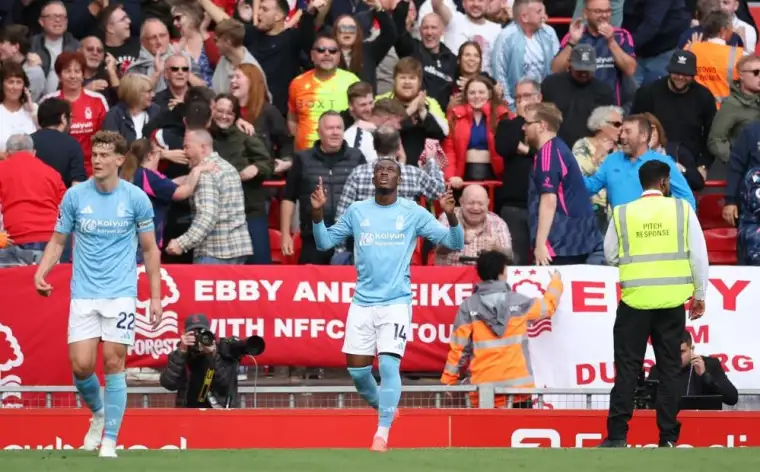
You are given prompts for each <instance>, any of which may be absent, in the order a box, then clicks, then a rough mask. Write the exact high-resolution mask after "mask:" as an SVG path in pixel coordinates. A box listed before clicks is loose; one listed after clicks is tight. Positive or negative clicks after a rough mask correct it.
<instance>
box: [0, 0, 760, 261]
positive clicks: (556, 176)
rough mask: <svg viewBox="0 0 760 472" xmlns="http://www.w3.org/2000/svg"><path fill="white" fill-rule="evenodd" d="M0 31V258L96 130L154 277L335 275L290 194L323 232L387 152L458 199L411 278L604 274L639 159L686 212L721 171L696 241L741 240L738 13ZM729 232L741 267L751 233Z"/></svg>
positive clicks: (104, 13) (484, 14)
mask: <svg viewBox="0 0 760 472" xmlns="http://www.w3.org/2000/svg"><path fill="white" fill-rule="evenodd" d="M550 15H558V16H566V17H571V18H572V19H571V21H569V22H567V21H565V22H564V23H562V22H552V21H550ZM0 16H1V19H0V24H1V25H2V28H1V29H0V60H2V67H0V85H1V87H0V159H1V160H0V215H2V216H1V217H0V218H1V219H0V230H1V231H2V233H0V234H2V237H0V266H14V265H24V264H30V263H34V262H35V261H36V260H37V259H38V258H39V256H40V254H41V251H42V249H43V248H44V245H45V243H46V242H47V240H48V239H49V238H50V234H51V232H52V229H53V226H54V223H55V219H56V216H57V214H58V204H59V202H60V200H61V197H62V195H63V192H64V191H65V189H66V188H68V187H71V186H72V185H76V184H77V183H80V182H83V181H84V180H86V179H87V178H88V176H89V175H91V173H92V166H91V162H90V153H91V145H90V142H91V139H92V137H93V135H94V134H95V133H96V132H98V131H99V130H112V131H117V132H119V133H120V134H121V135H122V136H124V137H125V139H126V140H127V142H128V144H129V146H130V151H129V154H128V156H127V160H126V164H125V166H124V168H123V169H122V170H121V177H122V178H123V179H125V180H128V181H130V182H132V183H133V184H135V185H137V186H138V187H140V188H142V189H143V190H144V191H145V192H146V193H147V194H148V195H149V197H150V199H151V201H152V202H153V205H154V210H155V215H156V216H155V220H156V221H155V222H156V227H157V228H158V231H157V238H158V243H159V245H160V247H161V248H162V250H163V256H164V257H163V259H164V262H165V263H196V264H204V263H205V264H271V263H272V262H293V263H301V264H351V263H352V254H351V252H352V247H351V246H352V244H347V245H346V246H344V247H340V248H337V249H336V250H334V251H331V252H320V251H318V250H317V249H316V245H315V243H314V238H313V236H312V234H311V222H310V218H309V214H310V213H309V210H310V208H309V206H310V199H309V194H310V193H311V192H312V191H313V189H314V188H315V186H316V184H317V182H318V180H319V179H320V178H321V179H322V181H323V182H324V185H325V189H326V190H327V195H328V196H329V198H328V202H327V204H326V205H325V208H324V211H325V219H326V220H327V224H332V223H334V222H335V221H336V220H337V219H338V218H340V216H341V215H342V214H343V213H344V212H345V211H346V209H347V208H348V206H349V205H350V204H351V203H353V202H355V201H358V200H362V199H366V198H369V197H371V196H372V194H373V191H374V190H373V185H372V181H371V180H372V172H371V169H372V165H373V164H374V162H376V161H377V160H378V159H382V158H391V159H398V161H399V162H401V163H402V180H401V187H400V191H399V194H400V196H402V197H403V198H409V199H415V200H417V201H419V202H420V204H422V205H426V206H429V208H430V210H431V211H436V207H435V203H434V202H435V200H436V199H437V197H438V196H439V195H440V194H441V193H442V192H443V190H444V189H445V187H446V186H447V185H449V186H451V187H452V188H454V189H455V190H456V191H457V193H456V195H457V199H458V202H459V205H460V207H459V208H458V210H457V215H458V217H459V219H460V221H461V223H462V224H463V226H464V228H465V230H466V231H465V233H466V247H465V249H464V250H463V251H461V252H459V253H455V254H452V253H449V252H447V251H445V250H443V249H440V248H435V247H430V246H429V245H427V244H423V243H422V242H421V243H420V244H419V247H418V251H417V252H416V253H415V256H414V257H415V259H414V263H416V264H437V265H461V264H466V263H467V260H468V259H471V258H473V257H475V256H477V254H478V253H479V252H480V251H483V250H502V251H505V252H507V253H509V254H510V255H511V256H512V260H513V261H514V262H515V263H518V264H529V263H534V262H535V263H540V264H555V265H560V264H578V263H587V264H603V263H604V260H603V257H602V255H601V233H603V232H604V231H605V228H606V226H607V224H608V220H609V216H610V215H611V208H612V207H614V206H617V205H620V204H624V203H627V202H629V201H631V200H633V199H635V198H637V197H638V194H639V193H640V189H639V188H638V186H637V185H638V184H636V182H637V181H638V179H637V177H636V175H637V174H636V173H637V169H638V167H640V165H641V164H642V163H643V162H646V161H647V160H651V159H659V160H663V161H665V162H667V163H668V164H669V165H670V166H671V170H672V171H671V179H672V188H673V193H674V195H675V196H678V197H681V198H685V199H687V200H688V201H689V202H690V203H691V204H692V206H694V207H695V208H696V207H697V205H699V206H702V203H701V202H702V200H701V199H700V198H698V197H699V194H695V192H702V191H703V189H704V188H705V182H706V180H707V177H708V173H711V175H715V174H718V175H721V174H722V173H724V172H725V177H726V180H727V187H726V189H725V192H722V193H724V195H722V196H721V198H724V199H725V205H723V206H718V207H717V210H715V209H712V210H714V211H713V213H715V212H717V213H718V214H719V215H720V217H719V218H718V219H720V218H722V219H723V222H715V221H713V222H712V223H713V226H711V227H716V226H723V228H719V229H720V230H721V231H723V233H726V234H729V237H731V238H734V237H736V236H735V234H736V229H735V228H736V226H739V227H741V226H742V225H745V229H746V227H752V226H751V225H757V221H756V218H757V217H756V216H755V213H754V212H755V210H754V208H755V206H756V207H758V208H760V203H754V204H753V203H752V198H753V197H752V195H753V194H754V191H755V190H756V187H760V182H758V181H757V180H758V179H756V178H751V177H748V175H757V174H755V173H752V172H749V171H751V170H752V169H754V168H755V167H758V166H760V124H758V123H759V122H758V120H759V119H760V57H758V56H757V55H755V47H756V43H757V30H756V27H755V24H754V21H753V20H752V17H751V16H750V15H749V11H748V9H747V5H746V2H744V1H743V0H698V1H693V0H691V1H689V0H657V1H654V0H638V1H629V0H626V1H623V0H577V1H576V0H572V1H567V0H556V1H552V0H543V1H542V0H362V1H358V0H310V1H306V0H253V1H250V0H242V1H234V0H170V1H167V2H164V1H157V0H141V1H138V0H123V1H122V2H120V3H115V2H111V1H110V0H52V1H51V0H21V1H20V2H0ZM40 163H44V164H47V166H40V165H39V164H40ZM50 169H52V170H53V171H54V172H50ZM718 169H723V170H718ZM748 172H749V174H748ZM751 194H752V195H751ZM753 205H754V206H753ZM708 207H710V205H705V206H704V208H708ZM710 208H712V207H710ZM700 210H701V208H700ZM713 216H715V215H713ZM713 219H715V218H713ZM441 221H442V222H445V221H444V220H441ZM748 225H749V226H748ZM731 231H733V233H730V232H731ZM723 233H721V234H723ZM738 233H739V242H740V244H739V246H740V250H739V251H737V253H736V254H735V256H737V257H738V262H739V263H747V264H749V263H751V261H752V260H754V258H753V256H752V255H753V254H755V253H760V250H755V249H754V246H753V245H757V246H758V249H760V240H759V241H755V240H754V238H757V236H755V234H756V233H757V231H755V232H753V231H749V230H745V231H742V230H741V229H740V230H739V231H738ZM750 246H752V247H750ZM70 257H71V248H67V251H65V253H64V256H63V261H68V260H70Z"/></svg>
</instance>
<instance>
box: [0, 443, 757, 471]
mask: <svg viewBox="0 0 760 472" xmlns="http://www.w3.org/2000/svg"><path fill="white" fill-rule="evenodd" d="M0 470H2V471H8V472H11V471H13V472H17V471H18V472H25V471H29V472H48V471H49V472H63V471H71V472H154V471H155V472H194V471H199V472H200V471H214V470H222V471H225V472H238V471H240V472H243V471H245V472H286V471H287V472H300V471H303V472H428V471H429V472H462V471H472V472H490V471H494V472H523V471H525V472H560V471H562V472H565V471H566V472H574V471H579V472H629V471H630V472H659V471H663V472H681V471H683V472H715V471H725V472H734V471H736V472H750V471H760V448H737V449H720V448H712V449H687V448H679V449H627V450H624V449H604V450H599V449H398V450H391V451H389V452H387V453H385V454H378V453H372V452H369V451H366V450H346V449H319V450H316V449H280V450H273V449H251V450H215V451H120V452H119V458H118V459H100V458H98V457H97V453H90V452H84V451H4V452H0Z"/></svg>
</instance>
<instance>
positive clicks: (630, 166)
mask: <svg viewBox="0 0 760 472" xmlns="http://www.w3.org/2000/svg"><path fill="white" fill-rule="evenodd" d="M651 134H652V124H651V123H650V122H649V120H648V119H647V118H646V117H645V116H644V115H631V116H628V117H626V118H625V119H623V127H622V129H621V131H620V147H621V149H622V150H621V151H618V152H615V153H612V154H610V155H609V156H607V157H606V158H605V159H604V162H603V163H602V165H601V166H600V167H599V169H597V171H596V173H595V174H594V175H592V176H590V177H584V179H583V180H584V182H585V184H586V190H588V194H589V196H591V195H596V194H597V193H598V192H599V191H600V190H601V189H607V202H609V204H610V205H611V206H612V208H615V207H616V206H618V205H624V204H626V203H630V202H632V201H634V200H638V199H639V197H641V192H642V191H643V190H642V189H641V183H639V179H638V175H639V167H641V166H642V165H643V164H644V163H645V162H647V161H651V160H658V161H662V162H664V163H666V164H668V165H669V166H670V188H671V191H672V193H673V196H674V197H676V198H682V199H684V200H686V201H687V202H689V204H690V205H691V207H692V208H694V209H695V210H696V208H697V206H696V201H695V199H694V193H693V192H692V191H691V189H690V188H689V184H688V183H687V182H686V179H685V178H684V176H683V174H682V173H681V171H680V170H678V167H677V166H676V161H675V159H673V158H672V157H670V156H663V155H662V154H660V153H658V152H655V151H652V150H650V149H649V138H650V136H651Z"/></svg>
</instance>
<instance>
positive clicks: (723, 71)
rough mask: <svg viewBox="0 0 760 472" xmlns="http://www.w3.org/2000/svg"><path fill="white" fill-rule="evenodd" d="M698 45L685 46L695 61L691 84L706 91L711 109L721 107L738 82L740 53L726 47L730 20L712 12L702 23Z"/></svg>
mask: <svg viewBox="0 0 760 472" xmlns="http://www.w3.org/2000/svg"><path fill="white" fill-rule="evenodd" d="M702 30H703V35H702V38H701V41H698V42H692V43H691V44H689V45H688V46H687V49H689V50H691V52H693V53H694V55H695V56H696V58H697V76H696V77H695V80H696V81H697V83H700V84H702V85H704V86H705V87H707V88H708V89H709V90H710V92H712V94H713V96H714V97H715V105H716V106H717V107H718V108H720V106H721V104H722V103H723V101H724V100H725V99H727V98H728V96H729V95H730V94H731V84H732V83H733V82H734V80H739V72H738V71H737V69H736V63H737V62H739V59H741V58H742V57H743V56H744V49H743V48H741V47H738V46H729V45H727V44H726V41H727V40H728V39H729V38H730V37H731V35H732V34H733V27H732V26H731V16H730V15H729V14H728V13H726V12H723V11H716V12H712V13H710V14H709V15H707V18H705V21H704V22H703V23H702Z"/></svg>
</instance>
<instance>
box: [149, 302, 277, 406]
mask: <svg viewBox="0 0 760 472" xmlns="http://www.w3.org/2000/svg"><path fill="white" fill-rule="evenodd" d="M262 352H264V340H263V339H262V338H260V337H258V336H251V337H250V338H247V339H245V340H240V339H237V338H235V337H229V338H222V339H219V340H217V339H216V337H215V336H214V333H213V332H212V331H211V324H210V323H209V320H208V317H206V315H204V314H195V315H191V316H189V317H188V318H187V319H186V320H185V331H184V334H183V335H182V337H181V339H180V342H179V345H178V346H177V349H176V350H174V351H173V352H172V353H171V354H169V363H168V365H167V366H166V369H164V371H163V372H161V378H160V383H161V386H162V387H164V388H165V389H167V390H169V391H171V392H177V398H176V402H175V406H176V407H178V408H234V407H235V406H236V404H237V386H238V383H237V371H238V366H239V365H240V360H241V359H242V358H243V357H244V356H245V355H251V356H257V355H259V354H261V353H262Z"/></svg>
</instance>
